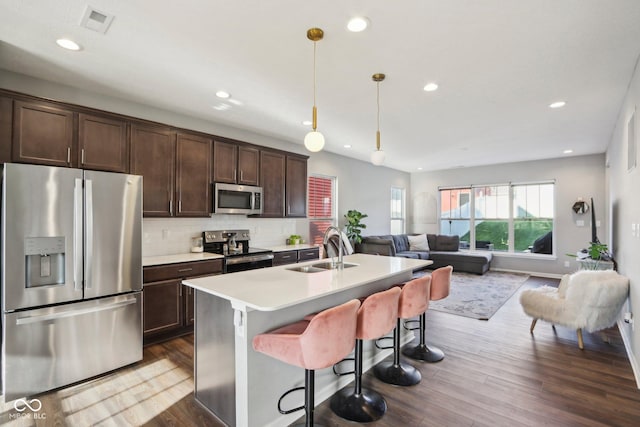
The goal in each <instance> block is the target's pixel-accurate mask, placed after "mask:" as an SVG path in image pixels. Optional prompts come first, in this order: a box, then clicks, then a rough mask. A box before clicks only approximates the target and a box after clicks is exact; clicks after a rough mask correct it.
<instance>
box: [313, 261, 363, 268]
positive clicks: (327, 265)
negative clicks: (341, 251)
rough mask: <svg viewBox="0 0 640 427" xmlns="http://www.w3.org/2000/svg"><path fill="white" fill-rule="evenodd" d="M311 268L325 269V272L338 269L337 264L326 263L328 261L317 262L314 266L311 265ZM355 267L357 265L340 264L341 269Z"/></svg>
mask: <svg viewBox="0 0 640 427" xmlns="http://www.w3.org/2000/svg"><path fill="white" fill-rule="evenodd" d="M311 266H312V267H316V268H322V269H325V270H337V269H338V265H337V264H334V263H332V262H328V261H325V262H317V263H315V264H311ZM357 266H358V264H350V263H348V262H343V263H342V267H343V268H349V267H357Z"/></svg>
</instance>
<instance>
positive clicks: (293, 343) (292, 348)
mask: <svg viewBox="0 0 640 427" xmlns="http://www.w3.org/2000/svg"><path fill="white" fill-rule="evenodd" d="M359 307H360V301H358V300H357V299H354V300H351V301H348V302H346V303H344V304H341V305H339V306H337V307H332V308H328V309H326V310H324V311H321V312H320V313H318V314H316V315H315V316H313V318H312V319H311V320H300V321H299V322H296V323H292V324H289V325H286V326H283V327H281V328H278V329H274V330H273V331H270V332H267V333H264V334H259V335H256V336H255V337H253V349H254V350H256V351H259V352H261V353H264V354H266V355H268V356H271V357H273V358H275V359H278V360H280V361H282V362H284V363H288V364H290V365H294V366H298V367H300V368H303V369H304V372H305V378H304V387H296V388H293V389H291V390H288V391H286V392H285V393H284V394H283V395H282V396H280V399H278V411H280V413H281V414H290V413H292V412H295V411H299V410H301V409H304V410H305V413H306V421H305V426H308V427H310V426H312V425H313V411H314V407H315V403H314V382H315V370H316V369H323V368H328V367H329V366H332V365H333V364H335V363H337V362H339V361H340V360H342V359H343V358H344V357H345V356H347V355H348V354H349V353H351V350H353V347H354V341H355V338H356V319H357V312H358V308H359ZM297 390H304V402H305V403H304V405H303V406H300V407H297V408H293V409H289V410H283V409H282V408H281V406H280V403H281V402H282V399H283V398H284V397H285V396H287V395H288V394H289V393H291V392H293V391H297Z"/></svg>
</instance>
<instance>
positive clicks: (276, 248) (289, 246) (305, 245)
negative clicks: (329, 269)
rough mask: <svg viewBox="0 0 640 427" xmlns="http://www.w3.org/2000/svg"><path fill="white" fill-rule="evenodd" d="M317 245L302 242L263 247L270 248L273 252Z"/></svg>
mask: <svg viewBox="0 0 640 427" xmlns="http://www.w3.org/2000/svg"><path fill="white" fill-rule="evenodd" d="M317 247H318V246H315V245H308V244H306V243H302V244H300V245H281V246H270V247H267V248H265V249H271V250H272V251H273V252H285V251H299V250H301V249H314V248H317Z"/></svg>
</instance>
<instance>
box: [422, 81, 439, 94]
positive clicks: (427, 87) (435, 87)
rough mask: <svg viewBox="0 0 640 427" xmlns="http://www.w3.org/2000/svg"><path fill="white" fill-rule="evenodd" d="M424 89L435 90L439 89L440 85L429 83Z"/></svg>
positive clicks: (426, 90) (427, 90)
mask: <svg viewBox="0 0 640 427" xmlns="http://www.w3.org/2000/svg"><path fill="white" fill-rule="evenodd" d="M423 89H424V91H425V92H433V91H434V90H437V89H438V85H437V84H436V83H427V84H426V85H425V86H424V88H423Z"/></svg>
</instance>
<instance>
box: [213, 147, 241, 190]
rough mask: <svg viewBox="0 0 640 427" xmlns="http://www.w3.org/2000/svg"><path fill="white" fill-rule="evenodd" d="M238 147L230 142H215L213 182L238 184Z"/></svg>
mask: <svg viewBox="0 0 640 427" xmlns="http://www.w3.org/2000/svg"><path fill="white" fill-rule="evenodd" d="M237 165H238V146H237V145H236V144H233V143H230V142H222V141H214V142H213V181H214V182H226V183H229V184H235V183H236V174H237Z"/></svg>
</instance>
